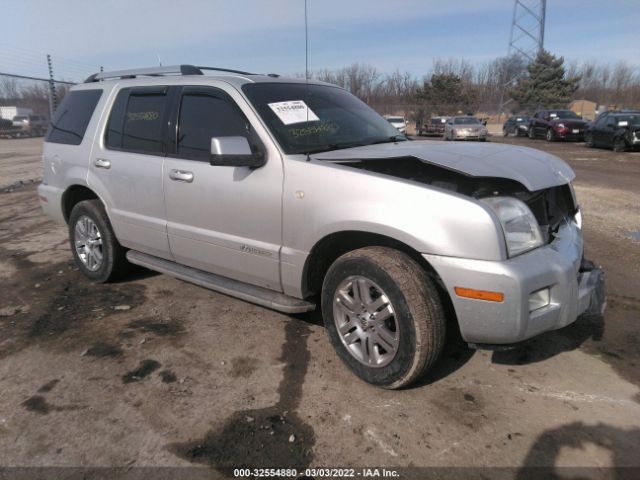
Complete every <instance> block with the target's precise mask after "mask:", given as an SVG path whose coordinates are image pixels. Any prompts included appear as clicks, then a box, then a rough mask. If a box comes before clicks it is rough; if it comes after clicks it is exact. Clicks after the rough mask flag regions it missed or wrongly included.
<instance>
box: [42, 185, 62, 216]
mask: <svg viewBox="0 0 640 480" xmlns="http://www.w3.org/2000/svg"><path fill="white" fill-rule="evenodd" d="M63 193H64V191H63V190H62V189H60V188H56V187H52V186H50V185H45V184H44V183H41V184H40V185H38V198H39V199H40V206H41V207H42V210H43V212H44V214H45V215H47V216H48V217H49V218H51V219H52V220H53V221H54V222H56V223H59V224H61V225H66V223H67V222H66V221H65V219H64V214H63V213H62V194H63Z"/></svg>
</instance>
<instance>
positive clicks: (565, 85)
mask: <svg viewBox="0 0 640 480" xmlns="http://www.w3.org/2000/svg"><path fill="white" fill-rule="evenodd" d="M311 77H312V78H313V79H316V80H321V81H324V82H329V83H333V84H336V85H340V86H341V87H344V88H346V89H347V90H349V91H350V92H351V93H353V94H355V95H356V96H358V97H359V98H361V99H362V100H364V101H365V102H367V103H368V104H369V105H372V106H373V107H375V108H376V109H377V110H378V111H380V112H381V113H395V112H397V111H399V110H403V109H404V110H412V111H416V110H420V109H422V110H425V111H428V113H431V114H434V115H437V114H441V115H450V114H454V113H458V112H464V113H466V112H474V113H475V112H484V113H497V112H498V110H499V109H500V107H502V109H503V111H504V112H505V113H510V112H513V113H519V112H524V111H530V110H532V109H535V108H539V107H549V108H558V107H564V106H566V105H567V104H568V103H569V102H571V101H572V100H577V99H585V100H590V101H593V102H595V103H597V104H598V105H607V106H608V107H613V108H640V72H639V71H638V69H636V68H634V67H632V66H631V65H629V64H628V63H626V62H618V63H615V64H609V63H595V62H583V63H579V62H570V63H565V61H564V59H563V58H562V57H556V56H554V55H552V54H551V53H549V52H547V51H542V52H540V54H539V55H538V57H537V58H536V59H535V61H533V62H531V63H530V64H529V65H526V64H525V63H524V62H523V60H522V59H521V57H518V56H515V55H514V56H510V57H500V58H497V59H495V60H493V61H490V62H487V63H484V64H480V65H474V64H472V63H471V62H469V61H468V60H465V59H436V60H434V62H433V66H432V68H431V69H430V71H429V72H428V73H427V74H426V75H425V76H424V77H422V78H421V79H418V78H416V77H415V76H413V75H412V74H410V73H408V72H404V73H402V72H400V71H399V70H396V71H395V72H393V73H391V74H383V73H382V72H381V71H380V70H378V69H377V68H376V67H374V66H372V65H369V64H365V63H354V64H352V65H349V66H347V67H344V68H339V69H336V70H329V69H324V70H319V71H315V72H311Z"/></svg>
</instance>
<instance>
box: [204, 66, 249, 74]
mask: <svg viewBox="0 0 640 480" xmlns="http://www.w3.org/2000/svg"><path fill="white" fill-rule="evenodd" d="M195 68H199V69H200V70H214V71H216V72H228V73H237V74H238V75H257V74H256V73H251V72H243V71H242V70H231V69H230V68H218V67H201V66H197V67H195Z"/></svg>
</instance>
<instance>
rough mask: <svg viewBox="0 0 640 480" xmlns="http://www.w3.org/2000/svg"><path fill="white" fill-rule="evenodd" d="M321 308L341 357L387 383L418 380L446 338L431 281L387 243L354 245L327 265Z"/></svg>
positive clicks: (368, 377) (364, 376) (368, 378)
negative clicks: (355, 247)
mask: <svg viewBox="0 0 640 480" xmlns="http://www.w3.org/2000/svg"><path fill="white" fill-rule="evenodd" d="M322 314H323V318H324V322H325V326H326V329H327V333H328V335H329V339H330V340H331V343H332V344H333V347H334V348H335V350H336V352H337V354H338V356H339V357H340V358H341V360H342V361H343V362H344V363H345V364H346V365H347V366H348V367H349V368H350V369H351V370H352V371H353V372H354V373H355V374H356V375H357V376H358V377H360V378H361V379H363V380H364V381H366V382H368V383H371V384H373V385H378V386H381V387H384V388H388V389H397V388H402V387H405V386H407V385H409V384H411V383H412V382H414V381H415V380H417V379H418V378H419V377H420V376H421V375H422V374H424V373H425V372H426V371H427V370H428V369H429V368H430V367H431V366H432V365H433V364H434V363H435V362H436V360H437V359H438V356H439V355H440V352H441V351H442V347H443V344H444V338H445V316H444V309H443V306H442V302H441V300H440V296H439V293H438V291H437V289H436V287H435V285H434V283H433V281H432V280H431V279H430V278H429V277H428V275H427V273H426V272H425V270H424V269H423V268H422V267H421V266H420V265H419V264H418V263H417V262H416V261H415V260H413V259H412V258H411V257H409V256H408V255H406V254H405V253H403V252H400V251H398V250H394V249H391V248H387V247H366V248H361V249H358V250H354V251H352V252H349V253H346V254H345V255H343V256H341V257H340V258H338V259H337V260H336V261H335V262H334V263H333V265H331V267H330V268H329V271H328V272H327V275H326V276H325V279H324V282H323V286H322Z"/></svg>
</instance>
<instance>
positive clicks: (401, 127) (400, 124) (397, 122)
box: [384, 116, 407, 133]
mask: <svg viewBox="0 0 640 480" xmlns="http://www.w3.org/2000/svg"><path fill="white" fill-rule="evenodd" d="M384 118H386V119H387V122H389V123H390V124H391V125H393V126H394V127H395V128H396V129H397V130H398V131H399V132H400V133H407V121H406V120H405V119H404V117H392V116H385V117H384Z"/></svg>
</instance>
